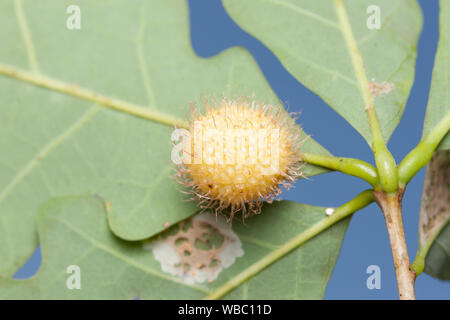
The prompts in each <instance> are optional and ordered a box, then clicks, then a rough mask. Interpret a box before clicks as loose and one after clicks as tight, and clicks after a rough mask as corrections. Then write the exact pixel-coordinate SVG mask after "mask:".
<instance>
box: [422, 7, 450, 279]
mask: <svg viewBox="0 0 450 320" xmlns="http://www.w3.org/2000/svg"><path fill="white" fill-rule="evenodd" d="M449 113H450V3H449V2H448V1H440V13H439V42H438V48H437V52H436V58H435V62H434V68H433V77H432V81H431V89H430V96H429V100H428V106H427V113H426V117H425V123H424V130H423V135H424V136H426V135H427V134H428V133H429V132H430V131H431V130H432V129H433V128H434V127H435V126H436V125H437V124H438V123H439V121H440V120H441V119H443V118H444V117H445V116H446V115H448V114H449ZM438 149H439V150H437V151H436V152H435V153H434V155H433V158H432V159H431V161H430V163H429V164H428V166H427V171H426V175H425V182H424V187H423V194H422V203H421V211H420V218H419V252H423V253H424V254H425V255H426V257H422V258H425V269H424V270H425V272H426V273H428V274H430V275H432V276H433V277H436V278H439V279H442V280H450V224H449V221H450V189H449V188H450V151H449V149H450V136H449V134H447V136H446V138H444V139H443V141H442V142H441V143H440V145H439V147H438Z"/></svg>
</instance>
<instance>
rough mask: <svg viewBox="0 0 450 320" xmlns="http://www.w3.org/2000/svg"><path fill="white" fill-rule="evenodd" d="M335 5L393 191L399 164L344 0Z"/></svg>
mask: <svg viewBox="0 0 450 320" xmlns="http://www.w3.org/2000/svg"><path fill="white" fill-rule="evenodd" d="M334 5H335V7H336V12H337V15H338V18H339V24H340V28H341V31H342V34H343V36H344V39H345V42H346V44H347V49H348V52H349V55H350V58H351V61H352V65H353V69H354V72H355V76H356V79H357V81H358V84H359V89H360V91H361V95H362V97H363V100H364V104H365V109H366V112H367V119H368V122H369V126H370V132H371V135H372V150H373V152H374V156H375V163H376V165H377V170H378V176H379V179H380V184H381V187H382V188H383V190H384V191H385V192H388V193H392V192H395V191H396V190H397V189H398V174H397V165H396V163H395V159H394V157H393V156H392V154H391V152H390V151H389V150H388V148H387V147H386V144H385V143H384V140H383V135H382V134H381V129H380V124H379V122H378V117H377V114H376V111H375V107H374V99H373V96H372V93H371V92H370V88H369V82H368V80H367V75H366V71H365V68H364V61H363V59H362V56H361V54H360V52H359V49H358V46H357V44H356V40H355V37H354V36H353V32H352V28H351V26H350V21H349V19H348V16H347V12H346V11H345V7H344V4H343V2H342V0H334Z"/></svg>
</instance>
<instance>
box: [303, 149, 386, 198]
mask: <svg viewBox="0 0 450 320" xmlns="http://www.w3.org/2000/svg"><path fill="white" fill-rule="evenodd" d="M301 158H302V160H303V161H305V162H307V163H310V164H314V165H317V166H321V167H324V168H328V169H332V170H336V171H340V172H343V173H346V174H348V175H351V176H354V177H358V178H361V179H363V180H365V181H367V182H368V183H369V184H370V185H371V186H372V187H374V188H375V189H378V188H379V180H378V174H377V169H376V168H375V167H374V166H373V165H371V164H369V163H367V162H365V161H362V160H359V159H352V158H341V157H333V156H324V155H319V154H312V153H308V152H302V154H301Z"/></svg>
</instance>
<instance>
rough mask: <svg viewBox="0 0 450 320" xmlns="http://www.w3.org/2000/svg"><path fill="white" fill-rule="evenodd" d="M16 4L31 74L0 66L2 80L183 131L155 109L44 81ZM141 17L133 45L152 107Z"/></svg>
mask: <svg viewBox="0 0 450 320" xmlns="http://www.w3.org/2000/svg"><path fill="white" fill-rule="evenodd" d="M14 4H15V10H16V16H17V22H18V25H19V28H20V32H21V34H22V37H23V40H24V43H25V47H26V51H27V56H28V60H29V64H30V69H31V71H32V72H31V73H30V72H27V71H24V70H20V69H18V68H15V67H12V66H8V65H5V64H1V63H0V74H3V75H4V76H8V77H11V78H14V79H17V80H21V81H24V82H28V83H31V84H33V85H35V86H38V87H42V88H46V89H49V90H53V91H57V92H61V93H64V94H68V95H71V96H74V97H76V98H80V99H84V100H88V101H92V102H94V103H97V104H99V105H102V106H104V107H107V108H111V109H114V110H116V111H121V112H124V113H126V114H129V115H132V116H136V117H140V118H143V119H146V120H150V121H153V122H157V123H161V124H164V125H168V126H171V127H186V122H185V121H184V120H182V119H179V118H177V117H174V116H172V115H170V114H167V113H164V112H161V111H158V110H156V109H154V107H153V109H152V110H149V109H148V108H145V107H143V106H140V105H137V104H134V103H131V102H128V101H124V100H120V99H116V98H112V97H107V96H104V95H102V94H100V93H97V92H95V91H92V90H89V89H85V88H81V87H79V86H77V85H72V84H69V83H65V82H63V81H59V80H57V79H53V78H50V77H47V76H45V75H43V74H41V73H40V72H39V67H38V61H37V58H36V53H35V50H34V45H33V41H32V37H31V33H30V31H29V28H28V23H27V20H26V17H25V13H24V10H23V6H22V0H14ZM144 6H145V5H144ZM144 11H145V10H142V11H141V12H144ZM144 18H145V16H144V14H142V15H141V25H140V29H139V33H138V35H137V44H136V50H137V56H138V60H139V66H140V68H141V72H142V77H143V82H144V87H145V89H146V92H147V96H148V99H149V105H150V106H153V103H152V102H154V94H153V91H152V88H151V85H150V78H149V75H148V73H147V71H146V68H145V66H146V63H145V58H144V56H143V54H142V45H141V43H142V36H143V26H144V22H145V21H144Z"/></svg>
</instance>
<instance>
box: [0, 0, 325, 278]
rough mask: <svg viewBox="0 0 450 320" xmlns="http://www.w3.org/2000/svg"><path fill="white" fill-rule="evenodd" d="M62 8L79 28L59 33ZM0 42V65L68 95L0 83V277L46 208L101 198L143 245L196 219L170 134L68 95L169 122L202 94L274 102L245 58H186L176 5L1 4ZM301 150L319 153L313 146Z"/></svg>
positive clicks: (13, 79)
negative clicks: (56, 202) (126, 106)
mask: <svg viewBox="0 0 450 320" xmlns="http://www.w3.org/2000/svg"><path fill="white" fill-rule="evenodd" d="M70 5H77V6H78V7H79V8H80V12H81V29H79V30H77V29H75V30H71V29H69V28H67V27H66V20H67V19H68V18H69V17H70V13H66V10H67V9H68V8H69V6H70ZM0 40H1V43H2V45H1V46H0V68H3V67H2V66H12V67H13V68H17V70H28V71H30V72H31V76H30V77H35V78H36V79H37V82H38V83H39V82H43V83H44V84H45V83H46V82H48V81H49V80H48V79H54V80H57V81H60V82H62V83H66V84H68V87H69V94H63V93H61V92H56V91H54V90H49V89H44V88H42V87H39V86H34V85H32V84H30V83H29V81H28V82H27V81H22V80H23V79H19V77H18V74H17V73H14V72H13V73H11V74H10V76H9V77H6V76H1V75H0V243H1V244H2V245H1V246H0V274H1V275H3V276H11V275H12V274H14V273H15V272H16V270H17V269H18V268H19V266H21V265H22V264H23V263H24V262H25V261H26V259H27V258H28V257H29V256H30V255H31V254H32V252H33V251H34V250H35V248H36V246H37V244H38V236H37V231H36V226H35V217H36V214H37V211H38V208H39V207H40V205H41V204H42V203H44V202H45V201H47V200H48V199H51V198H54V197H61V196H67V195H73V194H93V195H98V196H100V197H102V198H103V199H104V200H105V202H106V203H108V208H109V211H108V219H109V224H110V227H111V228H112V230H113V232H114V233H115V234H117V235H118V236H119V237H121V238H123V239H129V240H139V239H144V238H148V237H150V236H152V235H154V234H156V233H158V232H160V231H162V230H163V229H164V226H165V225H167V224H169V225H171V224H174V223H176V222H178V221H180V220H181V219H184V218H186V217H188V216H190V215H192V214H193V213H194V212H195V211H196V210H197V207H196V206H195V204H193V203H190V202H184V201H182V199H183V196H182V194H181V193H180V192H179V190H177V188H178V186H176V184H175V182H174V181H173V180H172V179H171V177H170V175H171V174H172V172H173V171H172V170H173V168H172V163H171V160H170V154H171V148H172V145H171V141H170V136H171V133H172V131H173V128H172V127H170V126H165V125H163V124H161V123H156V122H150V121H147V120H145V119H142V118H137V117H134V116H132V115H130V114H128V113H122V112H117V111H114V110H111V109H108V108H104V107H102V106H100V105H96V104H93V103H92V102H89V101H86V100H83V99H81V98H79V97H75V96H73V95H71V94H70V88H71V87H73V88H85V89H88V90H90V92H92V93H94V94H101V95H104V96H108V97H113V98H117V99H121V100H122V101H127V102H131V103H134V104H137V105H143V106H146V107H142V108H144V109H145V110H157V111H159V112H162V113H164V114H167V115H171V116H176V117H179V118H183V117H185V116H187V115H188V114H189V102H190V101H198V100H199V99H200V98H202V97H204V96H205V95H206V96H210V95H219V96H220V95H221V94H226V95H229V96H233V95H252V94H255V96H256V97H257V99H261V100H263V101H267V102H277V101H278V100H277V98H276V96H275V94H274V92H273V91H272V90H271V88H270V86H269V85H268V83H267V82H266V80H265V79H264V77H263V75H262V73H261V71H260V70H259V68H258V66H257V64H256V63H255V61H254V60H253V59H252V57H251V55H250V54H249V53H248V52H247V51H245V50H244V49H242V48H233V49H231V50H227V51H226V52H224V53H222V54H220V55H218V56H216V57H214V58H212V59H202V58H200V57H198V56H196V55H195V53H194V52H193V50H192V48H191V43H190V39H189V21H188V7H187V3H186V1H184V0H165V1H159V0H152V1H147V0H133V1H121V0H108V1H106V0H102V1H100V0H98V1H91V0H75V1H73V0H48V1H45V2H44V3H43V2H37V1H33V0H28V1H25V0H24V1H21V0H15V1H13V0H4V1H1V2H0ZM44 76H45V78H44ZM44 87H45V86H44ZM304 148H305V150H309V151H311V152H318V153H324V154H327V152H326V151H325V150H324V149H323V148H321V147H320V146H319V145H318V144H317V143H316V142H314V140H312V139H308V140H307V142H306V143H305V144H304ZM305 170H306V171H307V174H308V175H313V174H317V173H321V172H325V170H323V169H319V168H314V167H312V166H307V167H305ZM71 245H72V244H71V243H67V246H68V247H69V246H71ZM70 250H71V249H69V250H68V251H70Z"/></svg>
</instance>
